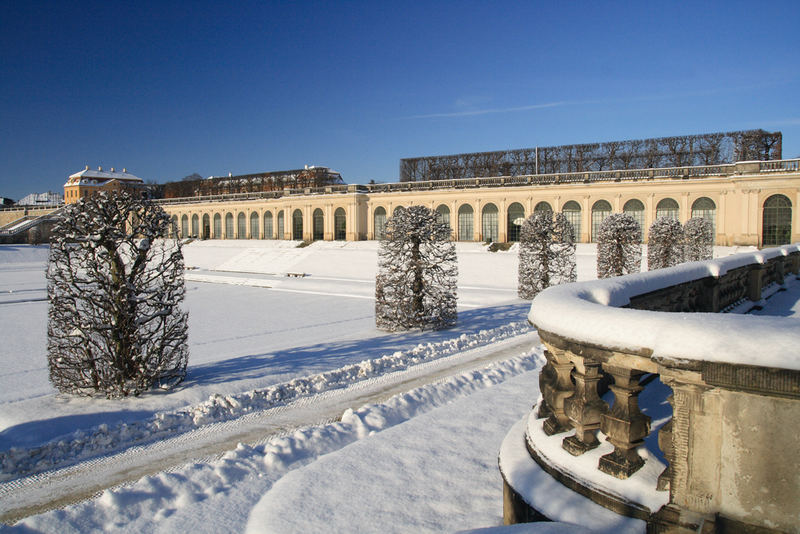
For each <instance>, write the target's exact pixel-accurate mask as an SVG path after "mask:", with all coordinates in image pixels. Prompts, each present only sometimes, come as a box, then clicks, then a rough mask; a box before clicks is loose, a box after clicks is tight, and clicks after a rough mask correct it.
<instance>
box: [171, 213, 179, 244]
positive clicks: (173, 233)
mask: <svg viewBox="0 0 800 534" xmlns="http://www.w3.org/2000/svg"><path fill="white" fill-rule="evenodd" d="M169 235H171V236H172V237H175V238H177V237H178V216H177V215H173V216H172V224H170V225H169Z"/></svg>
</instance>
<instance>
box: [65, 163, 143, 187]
mask: <svg viewBox="0 0 800 534" xmlns="http://www.w3.org/2000/svg"><path fill="white" fill-rule="evenodd" d="M111 180H120V181H123V182H135V183H140V184H141V183H144V180H142V179H141V178H139V177H138V176H135V175H133V174H131V173H129V172H128V169H122V172H119V171H117V170H115V169H114V167H111V169H110V170H108V171H104V170H103V168H102V167H98V168H97V169H90V168H89V166H88V165H87V166H86V168H85V169H83V170H82V171H80V172H76V173H75V174H70V175H69V180H67V183H66V184H64V185H75V184H81V185H102V184H104V183H106V182H109V181H111Z"/></svg>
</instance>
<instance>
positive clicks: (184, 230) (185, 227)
mask: <svg viewBox="0 0 800 534" xmlns="http://www.w3.org/2000/svg"><path fill="white" fill-rule="evenodd" d="M181 237H183V238H187V237H189V217H187V216H186V215H184V216H182V217H181Z"/></svg>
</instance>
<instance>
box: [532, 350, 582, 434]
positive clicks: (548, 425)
mask: <svg viewBox="0 0 800 534" xmlns="http://www.w3.org/2000/svg"><path fill="white" fill-rule="evenodd" d="M545 357H546V358H547V365H546V366H545V368H544V369H543V370H542V373H541V375H540V376H539V388H540V391H541V392H542V397H543V399H544V400H543V401H542V404H541V406H540V407H539V412H538V413H537V416H538V417H547V419H546V420H545V422H544V423H543V425H542V428H543V429H544V432H545V434H547V435H548V436H552V435H553V434H559V433H561V432H566V431H567V430H569V429H570V424H569V417H567V415H566V414H565V413H564V399H566V398H567V397H569V396H570V395H572V393H573V389H574V386H573V384H572V378H571V377H570V373H571V372H572V367H573V365H572V362H571V361H570V360H569V358H568V357H567V356H566V354H564V351H563V350H559V349H552V348H551V349H550V350H547V351H545Z"/></svg>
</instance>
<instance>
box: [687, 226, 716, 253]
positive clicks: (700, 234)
mask: <svg viewBox="0 0 800 534" xmlns="http://www.w3.org/2000/svg"><path fill="white" fill-rule="evenodd" d="M683 238H684V249H683V253H684V256H685V257H686V261H703V260H710V259H711V257H712V255H713V250H714V225H713V224H711V221H709V220H708V219H704V218H702V217H692V218H691V219H689V220H688V221H686V224H685V225H684V226H683Z"/></svg>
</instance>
